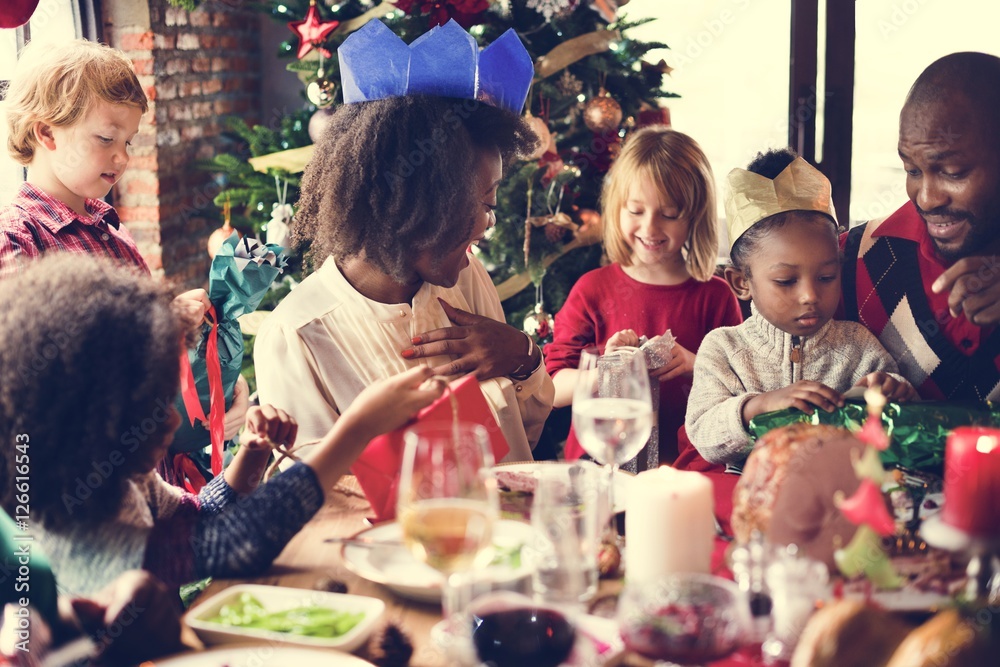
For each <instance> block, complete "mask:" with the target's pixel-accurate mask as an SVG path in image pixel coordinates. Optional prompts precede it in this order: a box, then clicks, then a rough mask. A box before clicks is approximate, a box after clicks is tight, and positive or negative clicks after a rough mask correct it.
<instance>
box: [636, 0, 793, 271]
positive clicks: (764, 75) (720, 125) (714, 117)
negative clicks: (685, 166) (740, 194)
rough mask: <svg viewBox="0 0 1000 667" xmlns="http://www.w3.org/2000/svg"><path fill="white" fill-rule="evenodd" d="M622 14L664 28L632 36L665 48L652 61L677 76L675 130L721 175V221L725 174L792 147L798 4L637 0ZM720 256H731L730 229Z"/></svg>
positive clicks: (673, 85)
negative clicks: (793, 29)
mask: <svg viewBox="0 0 1000 667" xmlns="http://www.w3.org/2000/svg"><path fill="white" fill-rule="evenodd" d="M619 11H620V13H623V14H625V15H626V16H627V17H628V18H630V19H637V18H643V17H654V18H656V19H657V20H656V21H652V22H650V23H647V24H646V25H643V26H640V27H638V28H633V29H632V30H631V31H630V34H632V35H634V36H635V37H636V38H637V39H643V40H650V41H653V40H655V41H660V42H664V43H666V44H667V45H668V46H669V47H670V49H669V50H667V51H662V52H657V51H653V52H651V53H650V54H649V56H647V60H650V61H651V62H656V60H657V59H659V58H664V59H666V61H667V64H668V65H670V66H671V67H673V68H674V71H673V72H672V73H671V75H670V76H669V77H668V78H667V80H666V89H667V90H669V91H671V92H674V93H677V94H679V95H681V97H680V98H677V99H669V100H666V101H665V102H666V105H667V106H668V107H669V108H670V116H671V123H672V125H673V128H674V129H675V130H678V131H680V132H683V133H685V134H688V135H690V136H691V137H693V138H694V139H695V140H696V141H697V142H698V143H699V144H700V145H701V147H702V149H703V150H704V151H705V154H706V155H707V156H708V160H709V162H710V163H711V165H712V170H713V172H714V173H715V180H716V190H717V192H718V199H719V220H720V222H723V221H724V220H725V211H724V209H723V205H722V201H723V200H722V196H723V194H724V193H725V192H726V185H725V182H726V174H728V173H729V171H730V170H731V169H732V168H734V167H746V165H747V162H749V161H750V159H751V158H753V156H754V155H756V154H757V152H758V151H761V150H766V149H767V148H774V147H779V146H785V145H786V143H787V142H788V79H789V52H790V48H789V40H790V37H789V35H790V31H789V25H790V23H791V3H789V2H788V1H787V0H758V1H756V2H751V0H703V1H702V2H697V3H695V2H690V0H631V2H629V3H628V4H627V5H625V6H623V7H622V8H621V9H620V10H619ZM720 228H721V234H720V236H721V249H722V250H721V252H722V254H728V253H727V252H726V250H725V249H727V248H728V247H729V244H728V242H727V241H726V237H727V235H726V231H725V224H724V222H723V224H720Z"/></svg>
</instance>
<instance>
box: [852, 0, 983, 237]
mask: <svg viewBox="0 0 1000 667" xmlns="http://www.w3.org/2000/svg"><path fill="white" fill-rule="evenodd" d="M856 8H857V9H856V17H857V43H856V47H855V49H856V54H857V56H856V60H857V63H858V65H857V68H856V71H855V88H854V141H853V144H854V151H853V152H854V157H853V160H852V162H853V175H852V179H851V181H852V185H851V216H850V218H851V222H852V224H857V223H860V222H864V221H865V220H869V219H872V218H881V217H884V216H886V215H889V214H890V213H892V212H893V211H895V210H896V209H897V208H899V206H900V205H901V204H903V203H905V202H906V189H905V180H906V175H905V173H904V171H903V165H902V162H900V160H899V155H898V153H897V151H896V146H897V143H898V138H899V112H900V110H901V109H902V107H903V100H904V99H905V98H906V93H907V91H908V90H909V89H910V86H911V85H912V84H913V82H914V81H915V80H916V78H917V76H918V75H919V74H920V72H922V71H923V70H924V68H925V67H927V66H928V65H930V64H931V63H932V62H934V61H935V60H937V59H938V58H940V57H941V56H944V55H947V54H949V53H955V52H957V51H981V52H983V53H990V54H993V55H997V56H1000V46H998V44H997V36H996V26H997V24H998V23H1000V4H997V3H989V2H973V1H971V0H960V1H956V2H947V3H934V2H917V1H913V2H898V3H897V2H894V3H882V2H858V3H857V4H856Z"/></svg>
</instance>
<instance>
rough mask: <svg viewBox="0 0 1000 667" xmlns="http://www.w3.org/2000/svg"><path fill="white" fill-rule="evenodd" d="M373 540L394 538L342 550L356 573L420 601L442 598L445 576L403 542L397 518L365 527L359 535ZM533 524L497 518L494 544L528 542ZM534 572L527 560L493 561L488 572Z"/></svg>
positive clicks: (503, 576)
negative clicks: (512, 563) (513, 564)
mask: <svg viewBox="0 0 1000 667" xmlns="http://www.w3.org/2000/svg"><path fill="white" fill-rule="evenodd" d="M361 536H364V538H365V539H366V540H367V541H372V542H394V543H399V544H393V545H390V546H362V545H357V544H345V545H344V546H343V547H341V550H340V554H341V557H342V558H343V559H344V564H345V565H346V566H347V568H348V569H349V570H351V571H352V572H354V574H356V575H358V576H359V577H362V578H363V579H367V580H369V581H374V582H375V583H377V584H382V585H383V586H385V587H386V588H388V589H389V590H391V591H393V592H394V593H396V594H397V595H400V596H402V597H404V598H408V599H410V600H416V601H418V602H440V601H441V584H442V582H443V581H444V577H443V576H442V575H441V573H440V572H438V571H437V570H435V569H434V568H432V567H430V566H429V565H426V564H425V563H421V562H420V561H418V560H417V559H416V558H414V557H413V556H412V555H411V554H410V552H409V550H408V549H407V548H406V547H404V546H403V545H402V539H403V531H402V528H400V526H399V524H398V523H396V522H395V521H393V522H391V523H383V524H379V525H377V526H374V527H372V528H368V529H367V530H363V531H361V532H360V533H358V534H357V535H356V536H355V537H361ZM531 536H532V529H531V526H530V525H528V524H526V523H521V522H520V521H497V522H496V524H495V525H494V527H493V544H494V545H495V546H496V547H498V548H501V549H507V550H509V549H513V548H516V547H519V546H523V545H525V544H527V543H528V541H529V540H530V539H531ZM529 574H531V570H530V569H529V568H528V567H527V566H526V565H524V564H523V560H522V565H521V566H520V567H517V568H513V567H511V566H510V565H506V564H498V565H491V566H490V567H488V568H486V570H485V571H484V576H485V577H489V578H490V579H492V580H494V581H511V582H514V581H517V580H519V579H522V578H524V577H526V576H528V575H529Z"/></svg>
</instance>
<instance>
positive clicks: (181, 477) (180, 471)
mask: <svg viewBox="0 0 1000 667" xmlns="http://www.w3.org/2000/svg"><path fill="white" fill-rule="evenodd" d="M173 469H174V470H173V472H174V479H176V480H177V481H178V482H180V483H181V484H182V485H183V487H184V490H185V491H187V492H188V493H195V494H197V493H198V492H199V491H201V489H202V487H204V486H205V484H207V483H208V482H206V481H205V476H204V475H202V474H201V471H200V470H198V466H196V465H195V464H194V461H192V460H191V457H190V456H188V455H187V454H175V455H174V462H173Z"/></svg>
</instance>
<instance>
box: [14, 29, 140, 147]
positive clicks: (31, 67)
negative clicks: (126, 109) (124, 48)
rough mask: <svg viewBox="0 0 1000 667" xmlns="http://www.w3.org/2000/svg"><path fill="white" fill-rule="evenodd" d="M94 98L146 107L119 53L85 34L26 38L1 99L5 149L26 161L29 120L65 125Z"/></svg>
mask: <svg viewBox="0 0 1000 667" xmlns="http://www.w3.org/2000/svg"><path fill="white" fill-rule="evenodd" d="M98 101H104V102H109V103H111V104H127V105H129V106H133V107H136V108H138V109H141V110H142V113H146V111H147V110H148V109H149V104H148V103H147V101H146V93H145V92H144V91H143V89H142V85H141V84H140V83H139V79H138V77H136V75H135V70H134V69H133V68H132V61H130V60H129V59H128V58H127V57H125V54H124V53H122V52H121V51H118V50H117V49H112V48H111V47H109V46H107V45H105V44H98V43H97V42H90V41H87V40H85V39H77V40H72V41H70V42H67V43H63V44H52V43H45V44H41V43H37V42H33V43H31V44H29V45H28V46H26V47H24V49H23V50H22V51H21V53H20V55H19V58H18V61H17V67H16V68H15V69H14V76H13V77H12V78H11V81H10V83H9V84H8V86H7V91H6V98H5V99H4V101H3V110H4V112H5V113H4V115H5V117H6V122H7V131H8V136H7V151H8V152H9V153H10V156H11V157H12V158H13V159H14V160H16V161H17V162H19V163H20V164H23V165H28V164H30V163H31V160H32V159H33V158H34V156H35V147H36V146H37V141H36V140H35V136H34V131H33V128H34V125H35V123H37V122H42V123H47V124H48V125H52V126H54V127H71V126H72V125H74V124H75V123H76V122H77V121H79V120H80V119H81V118H83V117H84V116H85V115H86V114H87V113H88V112H89V111H90V110H91V109H92V108H93V106H94V104H95V103H96V102H98Z"/></svg>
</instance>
